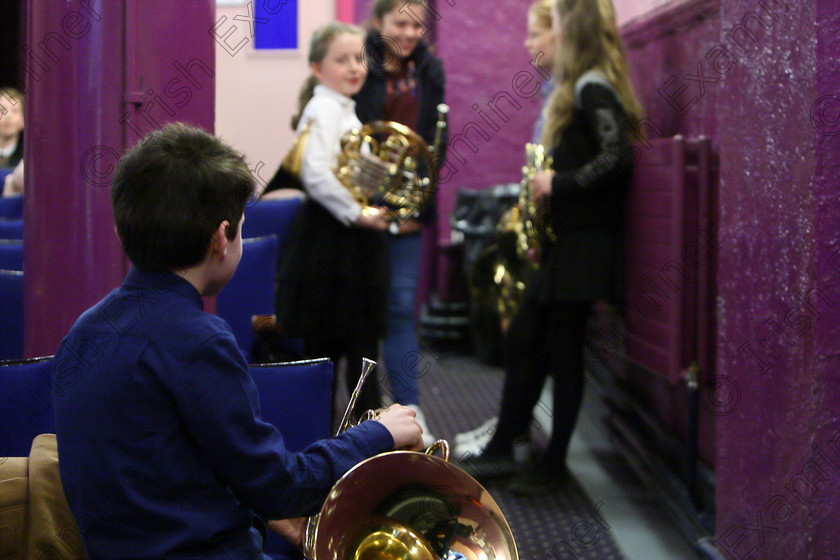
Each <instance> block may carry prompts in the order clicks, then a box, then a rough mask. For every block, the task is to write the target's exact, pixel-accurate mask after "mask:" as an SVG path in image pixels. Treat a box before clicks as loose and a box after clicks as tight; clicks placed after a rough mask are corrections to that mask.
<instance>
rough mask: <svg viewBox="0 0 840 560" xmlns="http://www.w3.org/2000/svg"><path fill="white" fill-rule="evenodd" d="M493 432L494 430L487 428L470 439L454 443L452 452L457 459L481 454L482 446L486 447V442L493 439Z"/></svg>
mask: <svg viewBox="0 0 840 560" xmlns="http://www.w3.org/2000/svg"><path fill="white" fill-rule="evenodd" d="M494 432H495V430H488V431H485V432H484V433H483V434H480V435H479V436H478V437H476V438H475V439H473V440H472V441H466V442H463V443H458V444H455V447H454V448H453V449H452V454H453V455H454V456H455V458H456V459H459V460H460V459H461V457H473V456H476V455H481V454H482V453H483V452H484V448H485V447H487V444H488V443H490V440H491V439H493V433H494Z"/></svg>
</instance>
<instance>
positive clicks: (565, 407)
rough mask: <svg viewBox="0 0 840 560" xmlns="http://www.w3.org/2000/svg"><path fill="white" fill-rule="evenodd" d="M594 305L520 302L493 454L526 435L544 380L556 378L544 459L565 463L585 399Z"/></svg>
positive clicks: (507, 450)
mask: <svg viewBox="0 0 840 560" xmlns="http://www.w3.org/2000/svg"><path fill="white" fill-rule="evenodd" d="M591 308H592V303H591V302H573V303H553V304H540V303H538V302H536V301H533V300H525V301H523V302H522V306H521V307H520V310H519V313H517V315H516V316H515V317H514V319H513V321H511V324H510V327H509V328H508V331H507V336H506V340H505V342H506V350H507V372H506V375H505V385H504V391H503V393H502V406H501V411H500V413H499V424H498V427H497V429H496V433H495V434H494V436H493V439H492V440H491V442H490V444H489V445H488V447H487V450H486V453H487V454H489V455H500V454H504V455H509V454H510V453H511V452H512V448H513V442H514V440H515V439H516V438H518V437H520V436H523V435H525V434H527V432H528V430H529V425H530V422H531V411H532V409H533V408H534V405H536V404H537V400H538V399H539V396H540V393H541V391H542V386H543V384H544V382H545V379H546V376H548V375H549V374H551V375H554V411H553V420H552V432H551V441H550V442H549V445H548V449H547V450H546V453H545V457H544V461H545V462H546V463H547V464H549V465H551V466H562V465H565V463H566V452H567V450H568V447H569V440H570V439H571V437H572V431H573V430H574V427H575V422H576V421H577V415H578V411H579V410H580V405H581V402H582V400H583V386H584V372H583V344H584V340H585V336H586V322H587V319H588V318H589V313H590V310H591Z"/></svg>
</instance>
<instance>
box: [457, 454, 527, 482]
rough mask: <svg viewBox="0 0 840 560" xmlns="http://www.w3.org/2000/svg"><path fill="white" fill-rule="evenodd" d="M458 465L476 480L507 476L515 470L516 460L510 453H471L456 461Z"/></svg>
mask: <svg viewBox="0 0 840 560" xmlns="http://www.w3.org/2000/svg"><path fill="white" fill-rule="evenodd" d="M458 466H459V467H461V468H462V469H464V470H465V471H466V472H467V474H468V475H470V476H471V477H473V478H475V479H476V480H478V481H484V480H490V479H492V478H499V477H502V476H509V475H512V474H513V473H515V472H516V462H515V461H514V460H513V457H512V456H510V455H487V454H486V453H482V454H481V455H473V456H471V457H465V458H463V459H461V460H460V461H458Z"/></svg>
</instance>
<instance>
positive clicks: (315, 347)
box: [309, 332, 382, 426]
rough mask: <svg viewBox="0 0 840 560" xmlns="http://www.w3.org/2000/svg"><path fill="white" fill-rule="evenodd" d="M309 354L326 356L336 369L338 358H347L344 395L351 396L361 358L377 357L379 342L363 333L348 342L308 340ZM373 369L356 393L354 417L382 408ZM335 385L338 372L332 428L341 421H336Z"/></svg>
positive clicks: (337, 419) (358, 374)
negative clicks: (357, 395)
mask: <svg viewBox="0 0 840 560" xmlns="http://www.w3.org/2000/svg"><path fill="white" fill-rule="evenodd" d="M309 354H310V355H311V356H313V357H324V356H326V357H327V358H329V359H330V360H332V363H333V367H335V368H338V363H339V361H340V360H341V357H342V356H344V357H345V358H347V367H346V368H345V369H346V372H345V377H346V380H347V394H348V395H350V394H352V393H353V390H354V389H355V388H356V383H358V382H359V377H361V375H362V358H369V359H371V360H374V361H375V360H376V359H377V357H378V356H379V339H378V338H376V337H375V336H369V335H367V333H365V332H359V333H358V334H357V335H356V336H355V337H353V339H352V340H312V341H310V344H309ZM376 369H377V368H374V369H373V370H372V371H371V372H370V374H368V377H367V380H366V381H365V384H364V386H363V387H362V391H361V393H359V399H358V400H357V401H356V406H355V408H354V410H353V413H354V416H355V417H358V416H359V415H360V414H361V413H363V412H364V411H366V410H376V409H377V408H380V407H381V406H382V399H381V398H380V395H379V383H378V379H377V377H376ZM337 386H338V371H337V369H336V371H335V375H334V376H333V385H332V392H333V413H332V415H333V422H332V424H333V426H335V425H337V424H338V421H339V420H341V418H340V417H339V418H336V417H335V416H336V414H337V412H336V410H335V395H336V388H337Z"/></svg>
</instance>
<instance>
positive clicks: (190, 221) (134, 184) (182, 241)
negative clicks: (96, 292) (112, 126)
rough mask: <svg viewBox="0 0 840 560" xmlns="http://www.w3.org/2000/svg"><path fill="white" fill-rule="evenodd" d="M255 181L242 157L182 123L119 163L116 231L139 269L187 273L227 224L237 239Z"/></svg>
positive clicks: (161, 132)
mask: <svg viewBox="0 0 840 560" xmlns="http://www.w3.org/2000/svg"><path fill="white" fill-rule="evenodd" d="M253 192H254V180H253V177H252V176H251V173H250V171H249V170H248V165H247V164H246V163H245V160H244V158H243V157H242V155H241V154H239V153H238V152H236V151H235V150H234V149H233V148H231V147H230V146H228V145H226V144H225V143H224V142H222V141H221V140H219V139H218V138H216V137H214V136H211V135H210V134H208V133H206V132H204V131H203V130H199V129H197V128H192V127H190V126H188V125H185V124H183V123H173V124H168V125H166V126H165V127H163V128H162V129H160V130H157V131H155V132H152V133H151V134H149V135H148V136H146V137H145V138H144V139H143V140H142V141H141V142H140V143H139V144H137V145H136V146H134V147H133V148H131V149H130V150H129V151H128V152H127V153H126V154H125V155H124V156H123V157H122V159H121V160H120V166H119V171H118V173H117V174H116V176H115V177H114V180H113V181H112V183H111V204H112V206H113V209H114V221H115V222H116V225H117V234H118V235H119V237H120V241H121V242H122V246H123V250H125V252H126V254H127V255H128V258H129V259H130V260H131V262H132V263H134V265H135V266H136V267H137V268H139V269H142V270H150V271H163V270H183V269H185V268H188V267H191V266H194V265H197V264H199V263H200V262H201V261H202V260H204V257H205V256H206V255H207V250H208V248H209V246H210V241H211V240H212V238H213V233H214V232H215V231H216V229H217V228H218V227H219V224H220V223H222V221H223V220H227V221H228V222H230V225H231V227H230V228H229V229H228V230H227V237H228V239H234V238H235V237H236V235H237V232H238V227H237V226H238V225H239V220H240V218H241V217H242V214H243V212H244V211H245V205H246V204H247V202H248V199H249V197H250V196H251V195H252V194H253Z"/></svg>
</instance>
